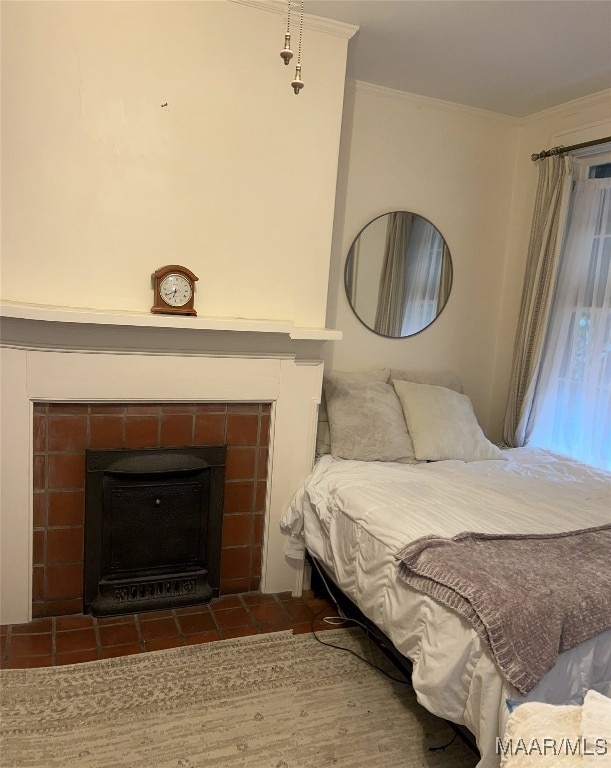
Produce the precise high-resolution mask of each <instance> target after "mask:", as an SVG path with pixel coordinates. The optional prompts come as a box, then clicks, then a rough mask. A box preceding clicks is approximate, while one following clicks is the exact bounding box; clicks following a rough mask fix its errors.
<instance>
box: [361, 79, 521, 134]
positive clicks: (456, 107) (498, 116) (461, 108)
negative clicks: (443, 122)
mask: <svg viewBox="0 0 611 768" xmlns="http://www.w3.org/2000/svg"><path fill="white" fill-rule="evenodd" d="M349 83H350V84H352V85H353V87H354V90H355V91H358V92H360V93H365V94H368V95H370V96H378V97H380V98H386V99H396V100H398V101H408V102H410V103H412V104H416V105H420V106H427V107H432V108H436V109H443V110H452V111H455V112H462V113H463V114H464V113H467V114H470V115H479V116H480V117H487V118H488V119H492V120H498V121H499V122H503V123H505V124H506V125H518V124H519V123H520V120H521V119H522V118H517V117H512V116H511V115H504V114H502V113H501V112H492V111H490V110H487V109H480V108H478V107H470V106H468V105H467V104H459V103H458V102H456V101H445V100H443V99H435V98H433V97H431V96H421V95H420V94H417V93H410V92H408V91H398V90H396V89H394V88H387V87H386V86H384V85H374V84H373V83H366V82H364V81H362V80H351V81H349Z"/></svg>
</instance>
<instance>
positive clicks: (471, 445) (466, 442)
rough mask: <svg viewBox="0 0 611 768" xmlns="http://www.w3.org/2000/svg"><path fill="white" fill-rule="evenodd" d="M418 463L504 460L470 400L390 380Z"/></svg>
mask: <svg viewBox="0 0 611 768" xmlns="http://www.w3.org/2000/svg"><path fill="white" fill-rule="evenodd" d="M393 386H394V388H395V391H396V393H397V395H398V396H399V400H400V401H401V406H402V408H403V413H404V414H405V421H406V422H407V428H408V430H409V434H410V437H411V439H412V443H413V445H414V453H415V454H416V458H417V459H419V460H420V461H443V460H444V459H459V460H461V461H482V460H484V459H504V458H505V457H504V456H503V454H502V452H501V450H500V449H499V448H497V446H496V445H493V444H492V443H491V442H490V441H489V440H488V439H487V438H486V436H485V435H484V433H483V432H482V429H481V427H480V425H479V424H478V423H477V418H476V416H475V413H474V412H473V406H472V405H471V400H469V398H468V397H467V396H466V395H461V394H460V393H458V392H455V391H454V390H452V389H447V388H446V387H438V386H435V385H433V384H415V383H414V382H411V381H400V380H398V379H394V380H393Z"/></svg>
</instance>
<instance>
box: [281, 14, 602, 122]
mask: <svg viewBox="0 0 611 768" xmlns="http://www.w3.org/2000/svg"><path fill="white" fill-rule="evenodd" d="M292 5H293V9H294V8H295V6H297V5H298V2H297V0H292ZM304 10H305V13H306V14H308V15H312V16H322V17H325V18H330V19H335V20H337V21H343V22H346V23H349V24H355V25H358V26H359V31H358V32H357V34H356V35H355V36H354V37H353V38H352V40H351V41H350V43H349V48H348V72H347V76H348V77H349V78H354V79H356V80H363V81H365V82H368V83H374V84H375V85H382V86H386V87H388V88H394V89H397V90H401V91H407V92H410V93H416V94H420V95H423V96H430V97H432V98H436V99H443V100H446V101H453V102H457V103H459V104H466V105H469V106H471V107H479V108H481V109H487V110H491V111H494V112H500V113H503V114H506V115H511V116H514V117H524V116H527V115H531V114H533V113H535V112H540V111H541V110H544V109H547V108H549V107H554V106H556V105H557V104H562V103H564V102H567V101H571V100H572V99H576V98H579V97H581V96H586V95H589V94H591V93H596V92H597V91H601V90H604V89H605V88H611V0H304ZM293 12H294V11H293ZM308 55H309V54H308V52H307V42H306V40H305V38H304V47H303V60H304V77H305V66H306V60H307V56H308Z"/></svg>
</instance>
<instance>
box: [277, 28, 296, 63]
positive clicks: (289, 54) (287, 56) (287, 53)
mask: <svg viewBox="0 0 611 768" xmlns="http://www.w3.org/2000/svg"><path fill="white" fill-rule="evenodd" d="M280 56H281V57H282V59H283V60H284V63H285V64H287V65H288V63H289V61H290V60H291V59H292V58H293V51H291V34H290V32H287V33H286V34H285V35H284V48H283V50H281V51H280Z"/></svg>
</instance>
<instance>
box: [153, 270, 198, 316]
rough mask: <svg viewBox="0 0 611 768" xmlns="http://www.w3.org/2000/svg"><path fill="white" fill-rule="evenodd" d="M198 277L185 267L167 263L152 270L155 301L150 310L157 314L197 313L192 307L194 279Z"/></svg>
mask: <svg viewBox="0 0 611 768" xmlns="http://www.w3.org/2000/svg"><path fill="white" fill-rule="evenodd" d="M196 280H199V278H198V277H197V276H196V275H194V274H193V272H191V270H190V269H187V268H186V267H181V266H179V265H178V264H168V265H167V266H165V267H159V269H157V270H155V272H153V282H154V286H153V291H154V293H155V303H154V304H153V306H152V307H151V312H153V313H155V314H158V315H197V312H196V311H195V309H194V307H193V302H194V298H195V281H196Z"/></svg>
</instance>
